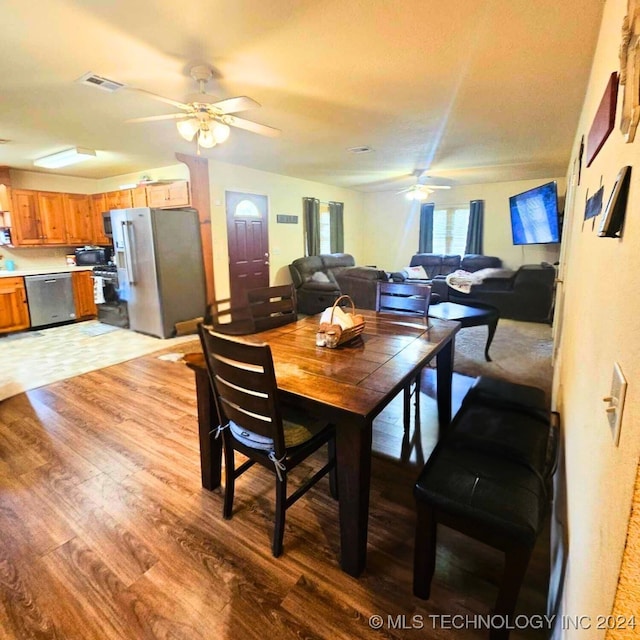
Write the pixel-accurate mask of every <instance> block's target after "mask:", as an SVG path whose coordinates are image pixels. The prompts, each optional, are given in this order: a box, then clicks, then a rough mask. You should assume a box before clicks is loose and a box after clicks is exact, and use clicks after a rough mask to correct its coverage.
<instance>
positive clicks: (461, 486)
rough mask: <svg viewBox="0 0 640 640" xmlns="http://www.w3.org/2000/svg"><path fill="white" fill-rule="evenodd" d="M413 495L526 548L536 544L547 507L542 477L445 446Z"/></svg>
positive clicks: (504, 461)
mask: <svg viewBox="0 0 640 640" xmlns="http://www.w3.org/2000/svg"><path fill="white" fill-rule="evenodd" d="M414 496H415V498H416V500H417V501H419V502H422V503H425V504H427V505H429V506H430V507H431V508H434V509H436V510H438V511H441V512H445V513H447V514H450V515H452V516H455V517H458V518H462V519H464V520H466V521H468V522H472V523H473V524H474V526H479V527H482V528H486V529H488V530H489V531H493V532H496V533H497V534H498V535H500V536H502V537H507V538H510V539H512V540H513V542H514V543H517V544H523V545H526V546H528V547H533V546H534V545H535V541H536V537H537V536H538V533H539V532H540V529H541V527H542V524H543V522H544V517H545V513H546V505H547V498H546V488H545V483H544V480H543V479H542V478H540V477H539V476H538V475H537V474H535V473H532V472H531V471H530V470H529V469H527V468H526V467H524V466H522V465H521V464H518V463H516V462H512V461H510V460H508V459H504V458H500V457H496V456H494V455H490V454H486V453H482V452H478V451H471V450H458V449H452V448H450V447H448V446H443V445H442V444H441V445H438V446H437V447H436V449H435V450H434V452H433V454H432V455H431V457H430V458H429V461H428V462H427V464H426V465H425V467H424V469H423V470H422V473H421V474H420V476H419V478H418V480H417V482H416V484H415V487H414Z"/></svg>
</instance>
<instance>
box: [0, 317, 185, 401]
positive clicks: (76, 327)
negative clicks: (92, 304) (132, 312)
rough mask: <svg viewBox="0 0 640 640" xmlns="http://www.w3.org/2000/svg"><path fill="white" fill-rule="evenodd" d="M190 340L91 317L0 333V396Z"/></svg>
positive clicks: (8, 395) (0, 398) (3, 396)
mask: <svg viewBox="0 0 640 640" xmlns="http://www.w3.org/2000/svg"><path fill="white" fill-rule="evenodd" d="M194 340H197V336H196V335H188V336H181V337H179V338H170V339H167V340H162V339H160V338H153V337H151V336H145V335H143V334H140V333H136V332H135V331H130V330H128V329H118V328H116V327H112V326H110V325H105V324H102V323H100V322H98V321H97V320H89V321H87V322H78V323H74V324H68V325H64V326H60V327H52V328H50V329H43V330H38V331H25V332H21V333H15V334H8V335H5V336H1V337H0V400H4V399H5V398H8V397H10V396H13V395H15V394H17V393H21V392H23V391H28V390H29V389H35V388H36V387H41V386H43V385H46V384H50V383H52V382H56V381H58V380H63V379H65V378H72V377H73V376H77V375H80V374H82V373H87V372H88V371H95V370H96V369H102V368H103V367H108V366H111V365H113V364H118V363H120V362H124V361H125V360H131V359H132V358H137V357H139V356H143V355H147V354H149V353H153V352H154V351H161V350H162V351H164V350H167V349H171V347H173V346H175V345H182V344H184V343H185V342H190V341H194Z"/></svg>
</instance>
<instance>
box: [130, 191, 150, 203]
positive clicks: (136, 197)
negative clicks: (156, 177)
mask: <svg viewBox="0 0 640 640" xmlns="http://www.w3.org/2000/svg"><path fill="white" fill-rule="evenodd" d="M131 201H132V202H133V206H134V207H146V206H147V190H146V188H145V187H136V188H135V189H131Z"/></svg>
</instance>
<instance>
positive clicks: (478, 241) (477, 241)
mask: <svg viewBox="0 0 640 640" xmlns="http://www.w3.org/2000/svg"><path fill="white" fill-rule="evenodd" d="M483 227H484V200H472V201H471V202H470V203H469V226H468V227H467V244H466V247H465V250H464V252H465V253H479V254H482V234H483Z"/></svg>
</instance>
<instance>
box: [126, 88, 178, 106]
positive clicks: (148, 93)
mask: <svg viewBox="0 0 640 640" xmlns="http://www.w3.org/2000/svg"><path fill="white" fill-rule="evenodd" d="M127 89H129V91H135V92H136V93H142V94H144V95H145V96H148V97H149V98H153V99H154V100H158V101H160V102H164V103H165V104H170V105H172V106H174V107H178V109H184V110H185V111H189V110H190V109H191V107H190V106H189V105H188V104H185V103H184V102H178V101H177V100H172V99H171V98H165V97H164V96H159V95H157V94H156V93H151V91H146V90H145V89H136V88H135V87H127Z"/></svg>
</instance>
